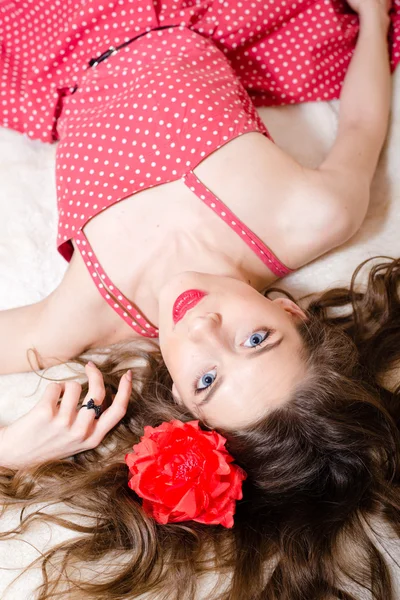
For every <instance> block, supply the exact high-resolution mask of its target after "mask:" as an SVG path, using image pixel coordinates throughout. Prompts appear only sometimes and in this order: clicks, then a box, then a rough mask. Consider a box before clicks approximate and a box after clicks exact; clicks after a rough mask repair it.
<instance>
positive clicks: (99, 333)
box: [35, 251, 133, 366]
mask: <svg viewBox="0 0 400 600" xmlns="http://www.w3.org/2000/svg"><path fill="white" fill-rule="evenodd" d="M132 333H133V331H132V330H131V329H130V328H129V327H128V326H127V325H126V324H125V322H124V321H123V320H122V319H121V318H119V317H118V315H117V314H116V313H115V312H114V311H113V310H112V308H111V307H110V306H109V305H108V304H107V303H106V302H105V301H104V300H103V298H102V296H101V295H100V294H99V292H98V290H97V288H96V286H95V285H94V283H93V281H92V279H91V277H90V274H89V272H88V270H87V268H86V266H85V264H84V262H83V259H82V257H81V255H80V254H79V252H78V251H75V252H74V254H73V256H72V259H71V261H70V263H69V265H68V268H67V271H66V273H65V275H64V278H63V280H62V281H61V283H60V285H59V286H58V287H57V288H56V289H55V290H54V291H53V292H52V293H51V294H50V295H49V296H48V297H47V298H46V299H45V300H44V301H43V310H42V311H41V314H40V319H39V320H38V323H37V336H36V337H37V340H38V341H37V343H36V344H35V347H36V348H37V350H38V352H39V354H40V356H41V357H42V360H43V365H42V366H48V365H50V364H54V362H60V361H65V360H68V359H70V358H72V357H74V356H77V355H79V354H81V353H82V352H84V351H85V350H87V349H89V348H95V347H101V346H105V345H109V344H113V343H116V342H119V341H121V340H122V339H129V338H130V337H132Z"/></svg>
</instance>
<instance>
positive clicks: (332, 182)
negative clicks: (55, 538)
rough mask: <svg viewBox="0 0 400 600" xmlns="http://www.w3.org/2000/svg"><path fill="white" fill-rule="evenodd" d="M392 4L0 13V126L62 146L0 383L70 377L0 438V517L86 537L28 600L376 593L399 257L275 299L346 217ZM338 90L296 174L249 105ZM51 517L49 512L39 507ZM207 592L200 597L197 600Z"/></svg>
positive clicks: (388, 62) (383, 78) (312, 598)
mask: <svg viewBox="0 0 400 600" xmlns="http://www.w3.org/2000/svg"><path fill="white" fill-rule="evenodd" d="M399 12H400V9H399V3H398V2H397V3H395V4H394V5H393V6H390V5H389V4H388V3H387V2H385V1H380V0H350V3H349V4H345V3H344V2H342V1H341V0H325V1H324V2H319V3H310V2H309V1H308V0H297V1H295V2H293V3H290V4H289V3H287V2H285V1H284V0H281V1H279V2H275V3H274V2H272V1H271V2H262V1H258V0H253V1H252V2H250V1H248V2H247V1H242V2H222V1H218V0H214V1H211V0H204V1H201V0H198V1H196V2H192V1H189V0H181V1H175V2H172V1H167V2H164V3H163V4H161V3H158V2H151V1H150V0H135V1H134V2H129V3H127V2H125V3H124V2H118V3H117V2H111V3H110V4H108V5H107V6H106V5H104V6H103V5H99V4H97V3H94V2H84V3H83V2H82V3H79V2H76V3H75V4H74V5H72V4H71V5H69V4H68V3H64V4H62V5H60V3H58V2H55V1H54V0H42V1H41V2H40V3H36V4H35V3H34V4H32V2H28V1H26V2H25V0H22V1H21V2H20V3H18V7H15V6H13V5H11V3H10V4H7V6H4V7H3V9H2V15H1V17H0V26H1V28H2V38H3V41H4V43H3V42H2V46H1V48H2V53H3V54H2V62H1V66H0V75H1V78H2V84H3V85H2V89H3V91H4V92H5V93H4V95H3V96H2V97H3V98H4V99H3V100H2V105H1V106H2V107H1V113H0V114H1V123H2V125H4V126H6V127H12V128H14V129H16V130H18V131H21V132H22V133H25V134H26V135H28V136H30V137H32V138H39V139H41V140H42V141H44V142H56V141H57V142H58V146H57V158H56V178H57V194H58V207H59V231H58V248H59V251H60V252H61V254H62V255H63V256H64V257H65V258H66V259H67V260H68V261H69V265H68V269H67V271H66V275H65V277H64V279H63V281H62V282H61V284H60V286H59V287H58V288H57V289H56V290H55V291H54V292H53V293H52V294H50V296H49V297H48V298H45V299H43V300H42V301H41V302H39V303H37V304H34V305H30V306H27V307H22V308H17V309H12V310H8V311H3V312H2V313H0V331H1V341H0V364H1V367H0V369H1V372H2V373H11V372H21V371H26V370H38V369H45V368H47V367H50V366H52V365H53V364H57V363H58V362H60V361H74V360H75V362H76V363H79V364H81V365H84V369H85V372H86V375H87V384H85V385H83V386H81V384H80V383H78V382H77V381H74V380H67V381H65V382H64V381H63V382H58V383H56V382H53V383H50V384H49V385H48V387H47V388H46V390H45V392H44V395H43V397H42V398H41V400H40V401H39V402H38V404H37V405H36V406H35V407H34V408H33V409H32V410H31V411H30V412H29V413H27V414H26V415H25V416H23V417H21V418H20V419H18V420H16V421H15V422H14V423H12V424H11V425H9V426H7V427H2V428H1V429H0V467H1V468H0V496H1V500H2V503H3V505H4V507H7V506H21V507H22V508H23V509H28V508H29V509H30V510H31V512H32V511H33V514H34V515H35V516H27V512H26V510H22V513H21V525H20V527H19V531H20V532H22V533H23V532H24V531H26V530H27V528H28V526H29V525H30V523H31V522H32V521H35V520H41V521H47V522H56V523H58V524H60V525H62V526H64V527H67V528H70V529H71V530H72V531H76V532H77V533H81V534H84V535H83V536H81V537H80V538H76V539H73V540H70V541H68V542H65V543H63V544H61V545H60V546H59V547H57V548H55V549H52V550H50V551H49V552H47V553H46V554H45V555H44V556H43V557H41V558H40V561H41V563H42V568H43V571H42V572H43V584H42V586H41V587H40V589H39V590H38V593H37V598H38V599H39V600H50V598H68V599H72V600H75V599H76V600H78V599H79V600H84V599H95V598H96V600H122V599H127V600H128V599H131V598H132V599H133V598H139V597H140V595H142V594H144V593H148V594H149V596H148V597H149V598H157V599H159V598H160V599H161V598H162V599H164V600H170V599H174V600H175V599H176V600H181V599H182V600H186V599H192V598H193V599H195V598H202V599H203V600H205V598H207V599H208V598H211V599H212V600H214V599H215V600H216V599H220V600H261V599H263V600H264V599H265V600H333V599H340V600H363V599H364V598H366V597H368V598H372V599H373V600H396V598H397V597H398V596H397V595H396V591H395V581H394V578H393V576H392V574H391V572H390V570H389V566H388V563H387V560H386V557H385V556H384V554H383V553H382V550H381V546H380V545H379V544H378V543H377V542H376V539H375V538H374V522H375V520H376V519H379V520H380V521H381V522H382V523H383V524H384V525H386V526H387V527H388V529H389V530H390V531H391V535H392V536H393V537H394V539H398V537H399V535H400V493H399V469H400V467H399V465H400V438H399V414H400V404H399V397H400V381H399V380H400V377H399V375H398V371H397V372H396V370H395V367H396V364H397V363H398V361H399V354H400V298H399V287H400V260H399V259H396V258H394V259H389V258H381V259H379V260H376V261H371V262H369V263H368V264H367V265H366V267H365V268H369V269H370V271H369V279H368V284H367V286H366V287H365V288H364V289H362V288H360V287H359V286H358V285H357V279H356V277H357V274H358V270H357V271H356V273H355V274H354V278H353V280H352V282H351V284H350V286H349V288H348V289H345V288H340V289H334V290H330V291H327V292H326V293H324V294H322V295H320V296H319V297H318V298H316V299H314V300H313V301H312V302H311V303H309V304H308V306H304V303H302V304H301V306H300V305H299V303H298V302H297V301H296V300H295V299H294V298H291V297H289V296H288V295H286V296H285V295H284V294H279V295H278V297H276V294H274V295H272V291H273V288H272V287H271V286H272V284H273V283H274V282H275V281H276V280H277V279H278V278H280V277H283V276H285V275H286V274H287V273H289V272H291V271H293V270H295V269H298V268H300V267H301V266H303V265H305V264H307V263H308V262H310V261H312V260H315V259H317V258H318V257H319V256H321V255H322V254H325V253H327V252H329V251H330V250H331V249H333V248H335V247H337V246H338V245H340V244H341V243H343V242H345V241H346V240H348V239H349V238H350V237H351V236H352V235H353V234H354V233H355V232H356V231H357V229H358V228H359V227H360V225H361V223H362V221H363V219H364V216H365V214H366V212H367V209H368V203H369V196H370V184H371V181H372V177H373V174H374V171H375V167H376V164H377V161H378V157H379V154H380V151H381V149H382V146H383V143H384V139H385V136H386V133H387V128H388V117H389V110H390V97H391V93H390V66H391V67H392V69H394V68H395V66H396V64H397V63H398V62H399V58H400V52H399V44H400V26H399ZM10 24H12V29H11V25H10ZM388 34H389V36H388ZM388 40H389V44H388ZM339 94H340V100H341V103H340V114H339V127H338V132H337V137H336V140H335V142H334V145H333V147H332V149H331V151H330V153H329V154H328V156H327V157H326V159H325V160H324V162H323V163H322V164H321V165H320V166H319V167H318V168H316V169H307V168H304V167H302V166H300V165H299V164H298V163H297V162H296V161H294V159H292V158H291V157H289V156H288V155H287V154H286V153H285V152H283V151H282V150H281V149H279V148H278V147H277V146H276V145H275V144H274V142H273V140H272V139H271V137H270V135H269V133H268V131H267V129H266V128H265V126H264V124H263V123H262V121H261V120H260V118H259V116H258V114H257V111H256V108H255V107H256V106H262V105H278V104H285V103H293V102H304V101H311V100H329V99H333V98H337V97H339ZM267 244H268V245H267ZM266 289H267V292H265V290H266ZM98 348H108V350H102V351H99V350H96V356H97V359H96V363H97V364H95V363H94V362H93V361H94V359H93V352H94V350H95V349H98ZM77 357H78V358H77ZM89 357H92V361H90V360H89ZM388 375H390V378H389V379H388ZM388 381H390V383H388ZM33 432H34V435H33ZM60 502H62V503H64V505H66V506H67V507H68V508H69V509H70V511H71V515H70V520H69V519H68V518H67V517H66V516H65V515H64V517H63V518H61V517H57V516H54V515H53V514H51V515H50V514H46V512H45V510H43V512H42V511H39V510H35V505H37V504H38V503H39V504H40V505H41V506H42V504H43V503H45V504H46V505H48V506H49V505H52V504H57V503H60ZM77 513H78V514H81V515H86V516H87V517H88V519H89V520H88V521H87V522H86V523H85V524H81V523H79V524H77V520H76V515H77ZM1 535H2V537H3V538H4V539H6V538H7V537H10V536H11V537H12V535H13V532H8V533H7V532H6V533H4V534H1ZM206 573H216V574H220V575H221V576H222V579H221V581H222V584H223V586H222V587H221V588H218V589H217V588H215V589H214V590H213V591H212V592H207V594H206V596H205V595H204V593H202V591H201V590H200V587H199V583H200V581H201V576H202V575H204V574H206ZM351 583H353V584H354V585H356V586H357V589H358V591H357V592H355V591H352V586H351ZM222 588H224V589H222ZM362 590H365V593H366V594H368V596H365V595H364V594H363V593H362ZM202 594H203V595H202ZM360 594H361V595H360Z"/></svg>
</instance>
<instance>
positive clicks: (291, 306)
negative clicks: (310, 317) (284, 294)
mask: <svg viewBox="0 0 400 600" xmlns="http://www.w3.org/2000/svg"><path fill="white" fill-rule="evenodd" d="M272 302H275V303H276V304H279V306H281V307H282V308H283V310H285V311H286V312H288V313H289V314H291V315H292V316H293V317H298V318H300V319H301V320H302V321H306V320H307V315H306V313H305V312H304V311H303V310H301V308H300V306H298V305H297V304H296V303H295V302H292V300H289V298H275V299H274V300H272Z"/></svg>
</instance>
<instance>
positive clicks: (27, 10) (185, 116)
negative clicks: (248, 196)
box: [0, 0, 400, 337]
mask: <svg viewBox="0 0 400 600" xmlns="http://www.w3.org/2000/svg"><path fill="white" fill-rule="evenodd" d="M392 13H393V14H392V27H391V31H390V46H391V65H392V68H393V69H394V68H395V66H396V65H397V63H398V62H399V60H400V0H395V4H394V8H393V11H392ZM357 34H358V17H357V16H356V15H355V14H354V13H353V12H352V11H351V9H350V8H349V7H348V6H347V5H346V4H345V3H344V2H343V1H342V0H320V1H313V0H292V1H290V0H241V1H239V2H234V1H233V0H175V1H173V0H153V1H152V0H110V1H104V2H102V0H35V1H34V2H32V0H18V1H12V0H5V1H0V41H1V44H0V53H1V55H0V58H1V63H0V82H1V86H0V124H1V125H3V126H6V127H11V128H13V129H16V130H17V131H20V132H23V133H25V134H26V135H28V136H29V137H31V138H38V139H41V140H43V141H46V142H52V141H56V140H58V141H59V143H58V147H57V164H56V176H57V194H58V206H59V232H58V246H59V250H60V252H61V254H62V255H63V256H64V257H65V258H66V259H67V260H68V259H70V257H71V255H72V251H73V249H72V244H71V240H72V239H74V240H75V241H76V243H77V247H78V248H79V251H80V252H81V254H82V256H83V258H84V260H85V263H86V265H87V267H88V269H89V272H90V274H91V276H92V277H93V280H94V282H95V284H96V286H97V287H98V289H99V292H100V293H101V294H102V295H103V297H104V299H105V300H106V301H107V302H108V303H109V304H110V305H111V306H112V307H113V308H114V309H115V310H116V311H117V312H118V313H119V314H120V316H121V318H123V319H124V320H125V321H126V322H127V323H128V324H129V325H130V326H131V327H132V328H133V329H134V330H135V331H137V332H138V333H140V334H141V335H144V336H149V337H156V336H157V334H158V331H157V329H156V327H154V326H153V325H152V324H151V323H150V322H149V321H148V320H147V319H146V317H145V316H144V314H143V313H142V312H141V311H140V310H139V309H138V308H137V307H135V306H134V305H133V304H132V303H131V302H130V301H129V299H128V298H126V297H125V296H124V294H122V292H121V291H120V290H118V289H117V288H116V287H115V285H113V283H112V281H111V280H110V279H109V277H108V276H107V274H106V273H105V272H104V271H103V269H102V268H101V265H100V264H99V262H98V260H97V258H96V255H95V253H94V250H93V248H92V247H91V246H90V244H89V241H88V240H87V238H86V236H85V233H84V231H83V228H84V226H85V224H86V223H87V222H88V221H89V220H90V219H91V218H93V217H94V216H96V215H97V214H99V213H100V212H101V211H103V210H105V209H107V208H108V207H109V206H111V205H113V204H115V203H116V202H118V201H119V200H122V199H123V198H126V197H128V196H131V195H132V194H134V193H135V192H137V191H140V190H144V189H147V188H149V187H152V186H155V185H160V184H162V183H166V182H168V181H174V180H176V179H182V180H183V181H184V183H185V184H186V185H187V186H188V187H189V188H190V189H191V190H192V191H193V192H194V193H195V194H196V195H197V196H198V197H199V199H200V200H201V201H203V202H204V203H206V204H207V205H208V206H209V207H210V209H211V210H213V211H214V212H215V213H216V214H217V215H218V217H220V218H221V219H223V220H224V221H225V222H226V223H227V226H229V227H231V228H232V229H233V230H234V231H235V232H236V233H237V234H238V235H239V236H240V237H241V238H242V239H243V241H244V242H245V243H247V244H248V245H249V246H250V247H251V248H252V250H254V252H256V253H257V255H258V256H259V258H260V259H261V260H262V261H263V262H264V263H265V264H266V266H268V268H269V269H270V270H272V271H273V272H274V273H275V274H276V275H277V276H278V277H280V276H282V275H284V274H285V273H287V272H288V271H289V269H287V267H285V265H283V264H282V263H281V262H280V261H279V260H278V258H277V257H276V256H274V255H273V253H272V252H271V251H270V250H269V249H268V247H267V246H266V245H265V244H264V243H263V242H262V241H261V240H259V239H258V238H257V237H256V236H255V235H254V234H253V233H252V232H251V231H250V230H249V229H248V228H247V227H246V225H245V224H244V223H241V222H240V221H239V220H238V219H237V218H236V217H235V215H234V214H232V213H231V212H230V211H229V209H228V207H226V206H225V205H224V204H223V203H222V202H221V201H220V200H219V199H218V198H216V197H215V196H214V195H213V194H212V193H211V191H210V190H208V189H207V188H206V186H205V185H204V184H203V183H202V182H201V181H200V180H199V179H198V178H197V177H196V175H195V174H194V173H193V169H195V167H196V166H197V165H198V164H199V163H200V162H201V161H202V160H204V158H205V157H207V156H208V155H209V154H211V153H212V152H213V151H215V150H217V149H218V148H220V147H221V146H222V145H224V144H225V143H227V142H228V141H230V140H232V139H234V138H235V137H238V136H239V135H242V134H244V133H247V132H250V131H258V132H261V133H263V134H264V135H266V136H268V137H269V134H268V131H267V130H266V128H265V126H264V125H263V123H262V121H261V119H260V118H259V117H258V114H257V111H256V109H255V107H256V106H270V105H281V104H288V103H295V102H304V101H312V100H331V99H334V98H338V97H339V94H340V89H341V85H342V82H343V79H344V75H345V72H346V68H347V66H348V64H349V61H350V59H351V56H352V53H353V50H354V47H355V43H356V39H357ZM89 65H90V66H89Z"/></svg>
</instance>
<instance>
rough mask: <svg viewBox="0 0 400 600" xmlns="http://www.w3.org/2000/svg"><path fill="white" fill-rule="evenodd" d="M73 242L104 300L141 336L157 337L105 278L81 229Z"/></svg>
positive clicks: (136, 311)
mask: <svg viewBox="0 0 400 600" xmlns="http://www.w3.org/2000/svg"><path fill="white" fill-rule="evenodd" d="M75 241H76V244H77V247H78V249H79V252H80V253H81V256H82V258H83V260H84V262H85V264H86V266H87V268H88V270H89V273H90V274H91V276H92V279H93V281H94V283H95V285H96V286H97V288H98V290H99V292H100V294H101V295H102V296H103V298H104V300H105V301H106V302H107V303H108V304H109V305H110V306H111V307H112V308H113V309H114V310H115V312H117V313H118V314H119V316H120V317H121V318H122V319H124V321H125V322H126V323H127V324H128V325H129V326H130V327H132V329H134V330H135V331H136V332H137V333H139V334H140V335H141V336H143V337H151V338H156V337H158V329H157V328H156V327H154V325H152V324H151V323H150V322H149V321H148V320H147V319H146V317H145V316H144V315H143V314H142V313H141V311H140V310H139V309H138V308H137V307H136V306H134V305H133V304H132V302H130V301H129V300H128V298H126V296H124V294H123V293H122V292H121V291H120V290H119V289H118V288H117V286H116V285H115V284H114V283H113V282H112V281H111V280H110V278H109V277H108V276H107V274H106V272H105V271H104V269H103V268H102V266H101V265H100V263H99V262H98V260H97V257H96V254H95V253H94V250H93V248H92V246H91V245H90V243H89V240H88V239H87V237H86V236H85V233H84V232H83V230H82V229H81V230H80V231H78V233H77V234H76V236H75Z"/></svg>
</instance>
